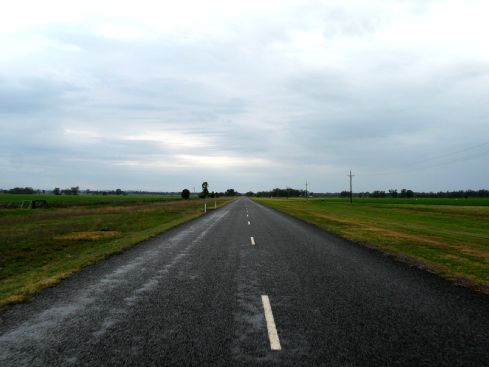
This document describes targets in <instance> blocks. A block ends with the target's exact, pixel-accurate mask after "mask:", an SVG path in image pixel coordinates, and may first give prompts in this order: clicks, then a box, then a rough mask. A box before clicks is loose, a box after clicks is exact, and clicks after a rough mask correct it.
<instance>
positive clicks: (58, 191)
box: [53, 187, 61, 195]
mask: <svg viewBox="0 0 489 367" xmlns="http://www.w3.org/2000/svg"><path fill="white" fill-rule="evenodd" d="M53 194H54V195H61V190H60V189H59V187H55V188H54V190H53Z"/></svg>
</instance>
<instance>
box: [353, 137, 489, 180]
mask: <svg viewBox="0 0 489 367" xmlns="http://www.w3.org/2000/svg"><path fill="white" fill-rule="evenodd" d="M486 145H489V142H485V143H481V144H477V145H473V146H470V147H467V148H464V149H459V150H456V151H453V152H451V153H446V154H441V155H438V156H433V157H428V158H426V159H423V160H422V161H416V162H412V163H410V164H407V165H404V168H402V169H396V170H391V171H384V172H376V173H369V174H365V175H362V176H385V175H392V174H399V173H407V172H412V171H421V170H425V169H430V168H436V167H440V166H446V165H449V164H453V163H457V162H461V161H466V160H471V159H474V158H477V157H480V156H483V155H486V154H488V153H489V150H483V151H480V152H473V153H472V154H468V155H467V154H464V155H462V156H460V157H458V158H457V157H454V158H450V159H449V160H442V161H440V162H437V163H433V164H428V165H426V163H429V162H430V161H436V160H440V159H441V158H447V157H451V156H454V155H457V154H460V153H467V152H469V151H471V150H474V149H477V148H481V147H483V146H486ZM417 164H421V165H420V166H417V167H413V166H415V165H417Z"/></svg>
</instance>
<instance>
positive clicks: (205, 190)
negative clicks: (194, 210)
mask: <svg viewBox="0 0 489 367" xmlns="http://www.w3.org/2000/svg"><path fill="white" fill-rule="evenodd" d="M207 196H209V184H208V183H207V181H204V182H202V192H201V193H200V195H199V197H200V198H201V199H205V198H206V197H207Z"/></svg>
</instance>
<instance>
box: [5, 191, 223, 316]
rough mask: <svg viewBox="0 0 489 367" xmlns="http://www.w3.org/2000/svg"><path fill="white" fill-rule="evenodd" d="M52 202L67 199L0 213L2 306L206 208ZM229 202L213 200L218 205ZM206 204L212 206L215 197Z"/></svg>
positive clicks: (147, 201)
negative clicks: (44, 206) (35, 207)
mask: <svg viewBox="0 0 489 367" xmlns="http://www.w3.org/2000/svg"><path fill="white" fill-rule="evenodd" d="M15 196H17V195H15ZM28 197H29V199H28V200H34V199H35V198H34V197H33V196H32V195H29V196H28ZM44 198H46V197H44ZM50 198H55V199H58V200H60V201H61V200H63V199H64V200H65V201H64V202H63V205H62V206H61V207H56V206H50V208H48V209H35V210H32V209H0V307H2V306H5V305H7V304H9V303H15V302H22V301H25V300H28V299H29V297H30V296H31V295H32V294H34V293H36V292H38V291H39V290H40V289H42V288H45V287H48V286H51V285H54V284H56V283H57V282H59V281H60V280H61V279H63V278H66V277H67V276H69V275H70V274H72V273H73V272H76V271H78V270H80V269H81V268H82V267H84V266H87V265H89V264H91V263H94V262H96V261H99V260H101V259H103V258H105V257H107V256H109V255H112V254H115V253H118V252H120V251H123V250H125V249H127V248H129V247H131V246H134V245H135V244H137V243H138V242H141V241H143V240H145V239H147V238H150V237H152V236H155V235H158V234H159V233H161V232H164V231H165V230H167V229H169V228H171V227H174V226H177V225H179V224H181V223H184V222H186V221H188V220H191V219H193V218H196V217H198V216H200V215H202V214H203V208H204V200H197V199H195V200H175V199H173V200H169V199H168V198H164V197H161V196H159V197H155V198H153V199H151V198H150V197H147V196H139V197H136V196H134V197H130V196H129V197H128V196H125V197H124V196H121V197H116V196H112V197H109V196H101V197H100V199H101V200H98V201H97V200H96V199H95V198H94V197H90V196H86V197H83V196H79V197H76V196H73V197H70V196H66V197H65V196H58V197H56V196H49V198H47V199H48V202H49V203H50ZM86 198H90V200H91V201H90V205H86V204H87V201H86V200H85V199H86ZM119 198H121V199H125V200H124V201H121V200H120V199H119ZM162 198H163V199H162ZM25 200H27V199H25ZM66 200H74V202H71V203H69V202H67V201H66ZM76 200H79V201H78V202H76ZM107 200H108V201H107ZM110 200H112V201H110ZM231 200H232V199H229V198H219V199H217V200H216V202H217V205H218V206H222V205H225V204H226V203H228V202H230V201H231ZM208 203H209V204H210V206H212V207H213V206H214V199H208ZM50 204H51V203H50ZM80 204H81V205H80Z"/></svg>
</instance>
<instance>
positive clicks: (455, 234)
mask: <svg viewBox="0 0 489 367" xmlns="http://www.w3.org/2000/svg"><path fill="white" fill-rule="evenodd" d="M255 200H256V201H257V202H259V203H262V204H265V205H267V206H270V207H272V208H274V209H277V210H280V211H283V212H285V213H288V214H290V215H292V216H295V217H297V218H300V219H302V220H304V221H306V222H309V223H312V224H315V225H316V226H318V227H321V228H323V229H325V230H327V231H329V232H333V233H336V234H338V235H340V236H342V237H344V238H347V239H349V240H353V241H356V242H359V243H361V244H364V245H366V246H369V247H373V248H376V249H378V250H381V251H383V252H386V253H388V254H391V255H394V256H395V257H396V258H398V259H400V260H402V261H405V262H408V263H410V264H413V265H416V266H418V267H421V268H424V269H426V270H428V271H430V272H433V273H436V274H438V275H441V276H444V277H446V278H448V279H451V280H454V281H457V282H458V283H462V284H464V285H467V286H470V287H472V288H474V289H477V290H479V291H483V292H485V293H489V207H488V206H461V205H459V204H458V203H456V204H454V205H449V204H448V203H447V202H446V201H444V202H443V205H434V203H436V202H430V205H422V204H417V205H410V204H396V203H392V202H389V201H384V202H382V203H371V202H368V203H367V202H365V203H363V202H361V201H359V202H357V203H353V205H351V204H349V203H348V202H346V201H342V200H327V199H326V200H325V199H310V200H305V199H255Z"/></svg>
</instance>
